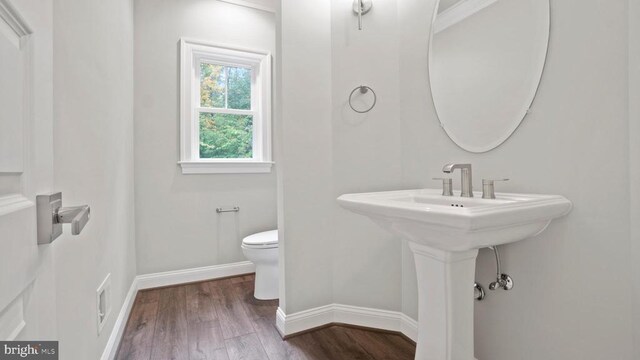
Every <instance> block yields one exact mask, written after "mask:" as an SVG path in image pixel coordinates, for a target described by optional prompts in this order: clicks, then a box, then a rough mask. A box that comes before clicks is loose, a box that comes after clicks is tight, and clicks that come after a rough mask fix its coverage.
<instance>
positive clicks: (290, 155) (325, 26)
mask: <svg viewBox="0 0 640 360" xmlns="http://www.w3.org/2000/svg"><path fill="white" fill-rule="evenodd" d="M281 7H282V11H281V14H280V28H279V30H280V34H279V41H280V44H279V49H278V50H279V52H280V54H279V55H280V59H281V60H280V63H279V65H278V70H279V71H281V76H280V79H279V88H278V92H279V93H280V96H279V103H280V104H279V105H280V106H279V112H281V114H282V119H281V121H279V122H276V126H275V131H276V138H275V139H276V140H275V142H276V149H277V152H278V153H279V159H278V160H277V161H279V167H278V197H279V201H278V215H279V216H278V229H279V230H280V243H279V248H280V259H283V261H282V260H281V270H285V269H286V271H284V273H283V272H282V271H281V274H283V276H281V279H280V307H281V308H282V309H283V310H284V311H285V312H286V313H294V312H297V311H300V310H305V309H309V308H313V307H317V306H322V305H326V304H328V303H330V302H331V301H332V298H333V293H332V264H333V260H332V257H333V242H334V240H333V238H334V230H333V213H332V211H333V207H334V202H333V199H332V197H333V192H332V182H333V181H332V140H331V131H332V126H331V114H332V110H331V7H330V4H329V1H299V0H282V2H281Z"/></svg>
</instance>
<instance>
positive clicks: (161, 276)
mask: <svg viewBox="0 0 640 360" xmlns="http://www.w3.org/2000/svg"><path fill="white" fill-rule="evenodd" d="M255 271H256V267H255V265H253V263H252V262H251V261H242V262H237V263H232V264H223V265H213V266H205V267H200V268H194V269H186V270H176V271H166V272H161V273H155V274H145V275H138V276H137V277H136V279H137V280H138V289H141V290H142V289H151V288H156V287H162V286H170V285H178V284H185V283H190V282H196V281H204V280H209V279H218V278H223V277H228V276H236V275H242V274H248V273H252V272H255Z"/></svg>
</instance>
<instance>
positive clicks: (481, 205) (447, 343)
mask: <svg viewBox="0 0 640 360" xmlns="http://www.w3.org/2000/svg"><path fill="white" fill-rule="evenodd" d="M474 196H475V197H474V198H462V197H459V196H453V197H451V196H442V195H441V191H440V190H433V189H419V190H400V191H384V192H375V193H362V194H346V195H342V196H340V197H339V198H338V202H339V203H340V205H342V206H343V207H344V208H346V209H349V210H351V211H353V212H355V213H358V214H362V215H365V216H367V217H369V218H371V219H372V220H373V221H375V222H376V223H377V224H378V225H380V226H382V227H383V228H385V229H388V230H390V231H391V232H392V233H395V234H397V235H400V236H401V237H403V238H405V239H407V240H409V246H410V247H411V250H412V251H413V255H414V260H415V264H416V272H417V277H418V339H417V348H416V359H419V360H473V359H475V357H474V355H473V352H474V348H473V346H474V345H473V283H474V277H475V267H476V257H477V255H478V249H479V248H483V247H488V246H493V245H500V244H506V243H511V242H515V241H520V240H523V239H526V238H528V237H532V236H535V235H536V234H538V233H540V232H542V231H544V229H546V228H547V226H549V223H551V221H552V220H553V219H555V218H557V217H560V216H562V215H565V214H567V213H568V212H569V211H570V210H571V202H570V201H569V200H567V199H565V198H564V197H562V196H557V195H525V194H500V193H499V194H496V199H482V194H480V193H474Z"/></svg>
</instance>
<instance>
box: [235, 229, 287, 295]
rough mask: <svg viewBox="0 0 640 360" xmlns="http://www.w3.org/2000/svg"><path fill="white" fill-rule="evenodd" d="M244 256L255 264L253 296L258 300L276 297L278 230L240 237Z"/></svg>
mask: <svg viewBox="0 0 640 360" xmlns="http://www.w3.org/2000/svg"><path fill="white" fill-rule="evenodd" d="M242 252H243V253H244V256H246V257H247V259H249V261H251V262H252V263H254V264H255V265H256V282H255V289H254V291H253V296H254V297H255V298H256V299H259V300H272V299H277V298H278V230H271V231H264V232H261V233H257V234H253V235H249V236H247V237H246V238H244V239H242Z"/></svg>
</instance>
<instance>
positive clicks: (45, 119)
mask: <svg viewBox="0 0 640 360" xmlns="http://www.w3.org/2000/svg"><path fill="white" fill-rule="evenodd" d="M52 26H53V23H52V0H0V340H14V339H18V340H55V336H56V333H55V328H56V317H55V287H54V286H55V281H54V280H55V277H54V271H53V265H52V254H51V252H52V249H51V246H52V245H40V246H38V245H37V241H36V206H35V197H36V195H37V194H44V193H50V192H51V191H52V190H53V189H52V185H53V138H52V127H53V120H52V119H53V111H52V98H53V96H52V43H53V41H52V34H53V31H52Z"/></svg>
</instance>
